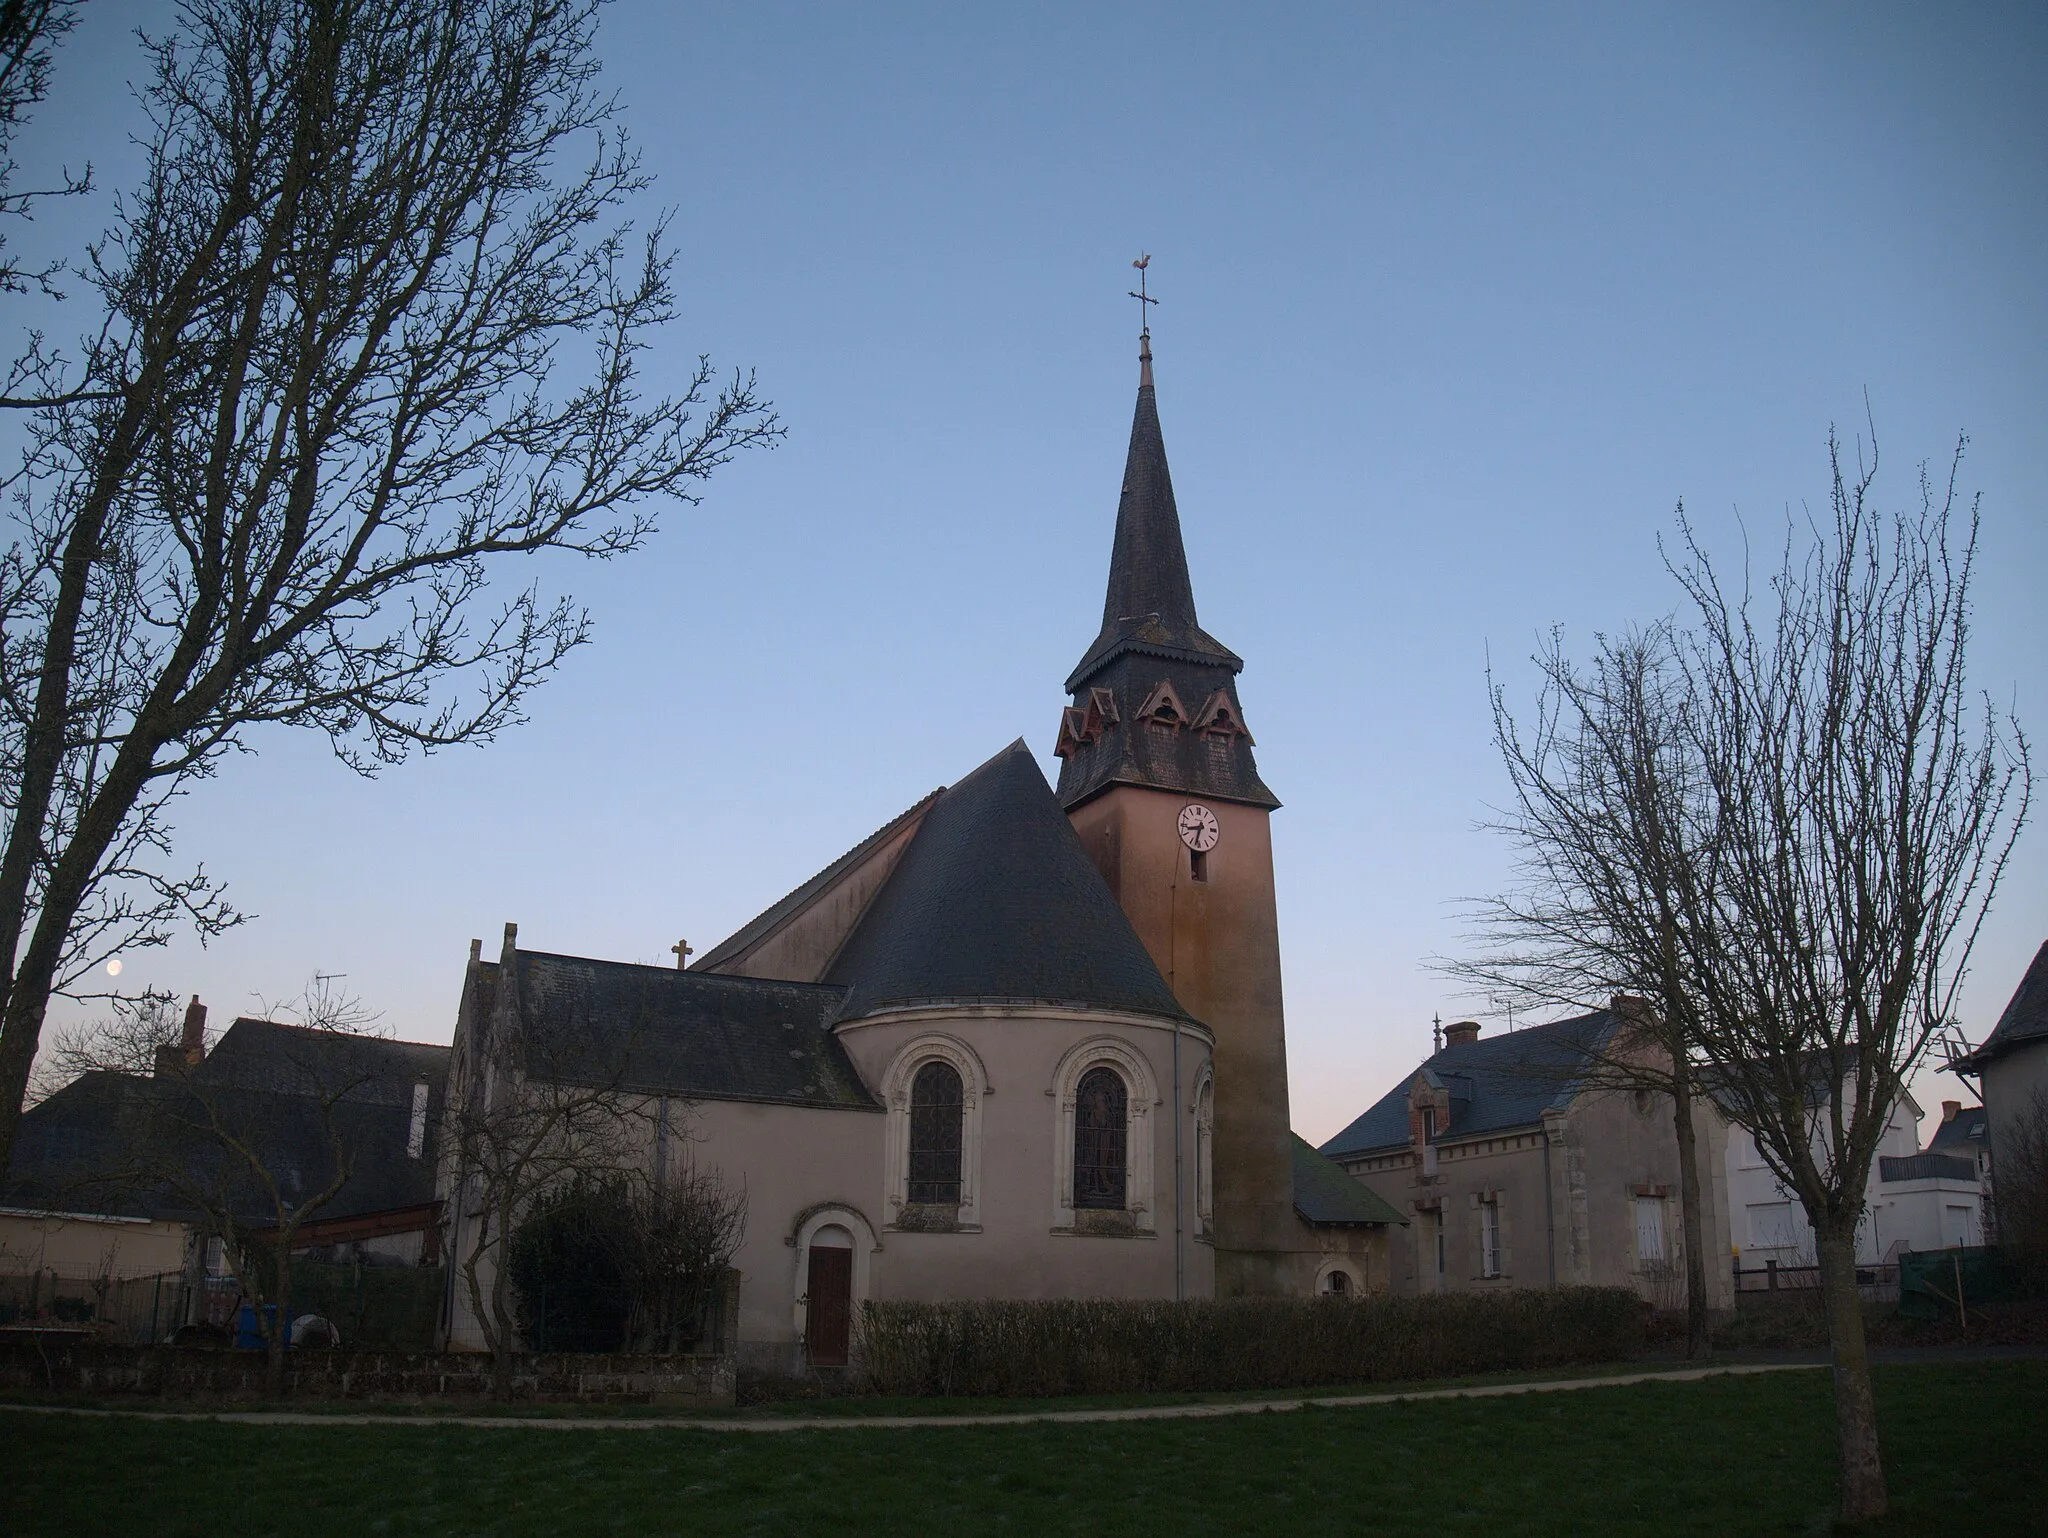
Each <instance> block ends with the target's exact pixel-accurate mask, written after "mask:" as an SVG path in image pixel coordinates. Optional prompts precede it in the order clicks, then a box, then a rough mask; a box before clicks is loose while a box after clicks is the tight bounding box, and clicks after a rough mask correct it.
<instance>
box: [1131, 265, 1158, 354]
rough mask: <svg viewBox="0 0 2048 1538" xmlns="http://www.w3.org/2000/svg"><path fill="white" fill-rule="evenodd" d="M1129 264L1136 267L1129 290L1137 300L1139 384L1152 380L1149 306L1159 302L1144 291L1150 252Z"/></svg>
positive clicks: (1150, 313) (1150, 314) (1150, 312)
mask: <svg viewBox="0 0 2048 1538" xmlns="http://www.w3.org/2000/svg"><path fill="white" fill-rule="evenodd" d="M1131 265H1132V266H1133V267H1135V268H1137V269H1138V286H1137V287H1136V288H1134V289H1132V290H1131V297H1132V298H1133V299H1135V300H1137V301H1138V327H1139V329H1138V362H1139V364H1140V365H1141V369H1140V374H1139V380H1138V382H1139V383H1140V384H1150V383H1151V382H1152V311H1151V308H1150V307H1151V306H1152V305H1155V304H1157V303H1159V301H1158V300H1157V299H1154V298H1153V297H1152V296H1151V295H1150V294H1148V293H1146V292H1145V269H1146V268H1147V267H1150V266H1151V265H1152V253H1151V252H1149V251H1147V252H1145V253H1144V254H1143V255H1141V256H1140V257H1139V258H1138V259H1137V260H1136V261H1135V262H1133V263H1131Z"/></svg>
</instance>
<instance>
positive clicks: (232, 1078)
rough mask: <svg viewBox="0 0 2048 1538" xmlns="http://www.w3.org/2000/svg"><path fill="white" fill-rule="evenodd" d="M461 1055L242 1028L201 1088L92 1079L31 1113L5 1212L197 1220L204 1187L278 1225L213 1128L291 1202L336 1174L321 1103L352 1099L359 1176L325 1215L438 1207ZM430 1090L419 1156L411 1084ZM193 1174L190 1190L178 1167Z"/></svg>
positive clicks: (348, 1126)
mask: <svg viewBox="0 0 2048 1538" xmlns="http://www.w3.org/2000/svg"><path fill="white" fill-rule="evenodd" d="M448 1057H449V1049H448V1048H446V1047H441V1046H434V1045H431V1044H428V1043H423V1042H399V1041H390V1040H386V1039H382V1038H375V1037H359V1036H347V1035H343V1034H340V1033H334V1032H327V1031H317V1030H309V1029H306V1028H304V1027H299V1026H287V1025H278V1024H275V1023H273V1022H270V1021H261V1020H238V1021H236V1022H235V1024H234V1025H233V1026H232V1027H231V1028H230V1029H229V1030H228V1032H227V1033H226V1034H225V1035H224V1036H223V1037H222V1038H221V1041H220V1042H219V1044H217V1045H216V1046H215V1048H214V1049H213V1051H212V1052H211V1053H209V1054H208V1055H207V1057H206V1058H205V1060H204V1061H203V1062H202V1063H201V1064H200V1066H199V1067H198V1068H197V1069H195V1070H194V1071H193V1074H192V1077H191V1081H190V1082H189V1083H187V1082H182V1081H180V1080H178V1079H175V1078H149V1077H144V1076H142V1075H139V1074H122V1073H103V1072H102V1073H88V1074H85V1075H83V1076H81V1077H80V1078H78V1079H76V1080H74V1081H73V1082H72V1083H70V1084H68V1085H66V1086H65V1087H64V1088H62V1089H60V1090H58V1091H57V1092H56V1093H55V1094H53V1095H51V1096H50V1097H49V1098H48V1099H46V1100H44V1101H43V1102H42V1103H41V1104H39V1105H36V1106H33V1107H31V1108H30V1109H29V1110H28V1111H26V1112H25V1113H24V1114H23V1116H22V1121H21V1129H20V1132H19V1133H18V1134H17V1136H16V1140H15V1146H14V1154H13V1158H12V1160H11V1161H10V1163H9V1166H8V1178H7V1181H6V1184H5V1188H4V1191H0V1205H4V1206H9V1207H19V1208H30V1209H34V1210H45V1211H65V1212H100V1213H108V1214H111V1215H115V1216H122V1217H155V1218H168V1219H174V1220H180V1221H189V1220H192V1219H194V1218H197V1217H198V1216H199V1210H200V1203H199V1201H198V1199H197V1198H196V1197H195V1196H194V1194H193V1190H192V1187H194V1186H195V1185H196V1186H197V1188H198V1189H199V1190H200V1191H202V1192H207V1193H212V1196H213V1198H214V1199H225V1200H227V1201H229V1202H230V1203H231V1205H232V1206H233V1207H234V1209H235V1210H236V1211H237V1212H238V1213H239V1214H240V1215H241V1216H242V1217H243V1219H244V1220H245V1221H249V1222H257V1223H261V1222H268V1221H271V1220H272V1219H273V1218H274V1216H275V1209H274V1207H273V1206H272V1205H271V1203H270V1200H269V1198H268V1195H267V1193H266V1192H265V1191H264V1190H263V1189H262V1187H261V1186H260V1184H259V1183H258V1181H257V1178H256V1176H255V1173H254V1172H253V1171H251V1170H249V1169H248V1168H247V1167H246V1166H245V1165H244V1164H242V1163H240V1162H238V1161H237V1160H236V1159H235V1158H234V1157H233V1156H231V1155H229V1154H227V1153H225V1152H224V1151H223V1149H222V1146H221V1144H220V1142H219V1141H218V1140H216V1138H214V1137H213V1136H211V1135H209V1133H208V1132H206V1131H205V1130H203V1129H206V1128H208V1127H209V1126H211V1125H213V1124H214V1123H216V1122H217V1123H218V1124H219V1125H220V1126H221V1127H223V1128H224V1129H226V1130H227V1131H229V1132H231V1133H232V1134H233V1135H234V1136H235V1137H237V1138H238V1139H241V1140H245V1141H247V1142H248V1143H249V1144H250V1145H252V1146H253V1147H255V1148H257V1149H258V1150H260V1153H259V1157H260V1159H261V1162H262V1165H263V1169H264V1171H265V1172H266V1173H267V1174H268V1175H269V1176H270V1177H271V1178H272V1179H274V1180H275V1181H276V1182H277V1183H278V1186H279V1188H280V1190H281V1191H282V1193H283V1195H284V1197H285V1200H286V1201H287V1203H290V1204H296V1203H297V1202H300V1201H302V1200H304V1199H305V1198H306V1197H308V1196H310V1195H313V1194H315V1193H317V1192H318V1191H319V1190H320V1189H321V1188H322V1187H324V1186H325V1185H326V1184H327V1183H328V1181H329V1179H330V1178H331V1176H332V1174H333V1172H334V1157H335V1149H334V1146H333V1142H332V1141H331V1140H330V1135H329V1125H330V1124H329V1122H328V1120H327V1119H326V1118H325V1117H323V1115H322V1113H321V1111H320V1109H319V1105H318V1100H317V1098H314V1097H317V1096H322V1095H328V1096H331V1095H333V1094H336V1093H342V1096H343V1098H342V1099H341V1100H340V1102H339V1103H338V1104H337V1105H336V1107H335V1109H334V1111H333V1113H332V1115H333V1121H332V1126H333V1128H334V1129H335V1136H336V1137H337V1138H338V1140H339V1141H340V1143H341V1145H342V1147H343V1149H344V1150H346V1151H347V1152H348V1153H349V1154H351V1155H352V1158H353V1163H354V1169H353V1171H352V1173H351V1174H350V1177H349V1180H348V1183H347V1184H346V1185H345V1186H343V1187H342V1189H341V1191H340V1193H339V1194H338V1195H337V1196H336V1197H335V1198H334V1199H333V1200H331V1201H329V1202H328V1203H327V1204H326V1205H324V1206H323V1207H321V1208H320V1209H319V1211H318V1212H317V1213H316V1214H315V1217H316V1218H317V1219H318V1220H321V1221H325V1220H328V1219H332V1218H345V1217H357V1216H362V1215H364V1214H368V1213H374V1212H390V1211H395V1210H398V1209H401V1208H407V1207H418V1206H424V1205H426V1204H428V1203H430V1202H432V1201H433V1200H434V1146H435V1142H434V1140H435V1134H436V1132H437V1131H438V1124H439V1115H440V1110H441V1092H442V1089H443V1088H444V1087H445V1085H446V1082H447V1064H448ZM422 1081H425V1082H426V1083H428V1084H429V1086H430V1091H429V1101H428V1105H429V1111H428V1121H427V1129H426V1130H427V1140H426V1144H425V1147H424V1148H423V1149H422V1153H421V1157H419V1158H416V1159H415V1158H412V1157H411V1156H410V1155H409V1154H408V1152H407V1147H408V1142H409V1139H410V1135H411V1130H412V1095H413V1086H414V1085H415V1084H417V1083H419V1082H422ZM172 1169H176V1170H178V1171H180V1172H182V1175H183V1180H182V1183H181V1181H180V1180H179V1179H175V1178H173V1177H172V1176H171V1175H170V1174H169V1173H168V1172H169V1171H170V1170H172Z"/></svg>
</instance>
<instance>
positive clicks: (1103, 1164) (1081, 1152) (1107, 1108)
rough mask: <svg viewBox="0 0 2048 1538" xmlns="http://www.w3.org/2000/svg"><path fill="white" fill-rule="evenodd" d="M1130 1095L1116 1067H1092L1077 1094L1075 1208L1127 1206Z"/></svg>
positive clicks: (1085, 1075)
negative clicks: (1126, 1183) (1125, 1176)
mask: <svg viewBox="0 0 2048 1538" xmlns="http://www.w3.org/2000/svg"><path fill="white" fill-rule="evenodd" d="M1129 1106H1130V1096H1129V1093H1128V1091H1126V1089H1125V1088H1124V1081H1123V1078H1122V1077H1121V1076H1120V1075H1119V1074H1118V1073H1117V1071H1116V1070H1115V1069H1114V1068H1101V1067H1097V1068H1091V1069H1089V1070H1088V1071H1087V1072H1086V1073H1084V1074H1082V1075H1081V1082H1080V1084H1079V1085H1077V1086H1076V1087H1075V1091H1074V1205H1075V1207H1077V1208H1084V1207H1089V1208H1096V1209H1104V1208H1106V1209H1109V1210H1111V1211H1122V1210H1123V1208H1124V1205H1125V1203H1124V1172H1125V1165H1126V1158H1127V1155H1128V1151H1129V1150H1128V1141H1129V1134H1128V1128H1129V1121H1130V1118H1129Z"/></svg>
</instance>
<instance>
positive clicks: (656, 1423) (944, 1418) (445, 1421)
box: [0, 1362, 1823, 1432]
mask: <svg viewBox="0 0 2048 1538" xmlns="http://www.w3.org/2000/svg"><path fill="white" fill-rule="evenodd" d="M1821 1365H1823V1364H1821V1363H1818V1362H1744V1363H1729V1364H1726V1365H1721V1366H1712V1367H1686V1368H1677V1369H1666V1370H1664V1371H1652V1372H1631V1373H1618V1374H1616V1375H1614V1376H1613V1377H1604V1378H1556V1379H1551V1380H1549V1381H1546V1382H1540V1383H1487V1384H1477V1385H1473V1386H1469V1387H1464V1388H1426V1389H1425V1388H1418V1389H1393V1390H1389V1391H1388V1392H1386V1393H1383V1394H1341V1395H1332V1396H1327V1397H1323V1396H1318V1397H1304V1398H1298V1399H1241V1400H1230V1401H1226V1402H1222V1403H1214V1404H1177V1405H1134V1406H1130V1407H1128V1408H1124V1409H1116V1410H1040V1411H1036V1412H1033V1411H1030V1410H1024V1411H1015V1412H1008V1411H1006V1412H1002V1413H998V1414H987V1415H815V1416H801V1417H799V1416H788V1417H763V1418H761V1419H757V1420H741V1419H737V1418H721V1419H689V1418H686V1417H682V1416H660V1417H657V1416H641V1417H637V1418H631V1419H629V1418H626V1417H623V1416H620V1417H610V1416H568V1415H557V1416H507V1415H376V1414H368V1413H365V1414H360V1415H357V1414H348V1413H341V1414H332V1415H327V1414H318V1413H309V1412H306V1411H294V1410H101V1409H91V1410H88V1409H80V1408H74V1407H72V1406H69V1405H25V1404H0V1412H4V1411H12V1412H17V1413H21V1414H32V1415H97V1416H128V1417H132V1418H134V1419H137V1420H160V1421H195V1420H198V1421H220V1422H224V1423H227V1424H232V1425H241V1426H470V1427H479V1428H483V1429H486V1430H492V1431H513V1430H521V1431H524V1430H540V1431H720V1432H725V1431H842V1430H849V1429H858V1428H861V1427H867V1428H874V1427H886V1428H889V1429H892V1430H907V1429H911V1428H917V1427H931V1426H1028V1425H1031V1424H1033V1423H1036V1422H1093V1421H1166V1420H1211V1419H1215V1418H1217V1417H1219V1416H1225V1415H1264V1414H1268V1413H1274V1412H1281V1411H1288V1410H1300V1409H1305V1408H1307V1407H1308V1406H1310V1405H1318V1406H1325V1407H1331V1408H1336V1407H1346V1406H1351V1405H1373V1404H1403V1403H1414V1402H1417V1401H1420V1400H1425V1399H1498V1398H1502V1397H1504V1396H1506V1395H1510V1394H1557V1393H1565V1392H1567V1391H1569V1390H1572V1389H1589V1388H1615V1387H1619V1386H1621V1385H1624V1384H1630V1383H1693V1382H1697V1381H1699V1380H1700V1379H1702V1378H1720V1377H1741V1376H1747V1375H1749V1374H1752V1373H1762V1372H1811V1371H1812V1370H1813V1369H1814V1368H1815V1367H1818V1366H1821Z"/></svg>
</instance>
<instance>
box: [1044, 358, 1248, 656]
mask: <svg viewBox="0 0 2048 1538" xmlns="http://www.w3.org/2000/svg"><path fill="white" fill-rule="evenodd" d="M1141 356H1142V358H1143V360H1144V363H1143V367H1142V370H1141V372H1140V374H1139V380H1138V405H1137V410H1136V411H1135V412H1134V413H1133V415H1132V418H1131V444H1130V448H1129V450H1128V452H1127V453H1126V454H1125V457H1124V480H1123V490H1122V492H1121V494H1120V495H1119V496H1118V498H1117V506H1116V542H1115V544H1114V545H1113V546H1112V547H1111V549H1110V556H1109V589H1108V592H1107V593H1106V595H1105V596H1104V598H1103V604H1102V630H1101V633H1100V634H1098V635H1097V636H1096V638H1095V641H1094V643H1093V644H1092V645H1090V646H1089V648H1088V650H1087V652H1086V653H1085V654H1084V655H1083V656H1082V658H1081V661H1080V663H1079V664H1078V665H1077V666H1076V667H1075V668H1074V671H1073V674H1072V676H1071V677H1069V678H1068V679H1067V692H1068V693H1069V694H1071V693H1073V692H1074V690H1076V689H1077V688H1079V687H1080V686H1081V685H1082V684H1083V683H1085V682H1086V681H1087V679H1088V676H1089V675H1090V674H1091V673H1093V672H1095V671H1096V670H1097V669H1098V668H1100V667H1101V666H1102V665H1103V664H1104V663H1106V662H1107V661H1108V660H1109V659H1110V657H1111V656H1113V655H1115V654H1117V653H1118V652H1120V651H1126V650H1137V651H1145V652H1149V653H1151V654H1152V655H1154V656H1159V657H1175V658H1179V659H1181V660H1184V661H1188V662H1208V663H1220V664H1222V665H1223V666H1224V667H1226V668H1228V669H1229V670H1230V671H1231V672H1233V673H1235V672H1238V671H1239V670H1240V669H1242V668H1243V666H1244V663H1243V661H1242V660H1241V659H1240V658H1239V657H1238V655H1237V654H1236V653H1235V652H1233V651H1231V650H1230V648H1229V647H1227V646H1225V645H1224V644H1223V643H1222V642H1221V641H1218V640H1217V639H1216V638H1215V637H1214V636H1212V635H1210V634H1209V633H1208V632H1207V631H1205V630H1204V629H1202V627H1201V625H1200V624H1199V623H1197V622H1196V619H1195V590H1194V584H1193V583H1192V582H1191V581H1190V580H1189V579H1188V556H1187V549H1186V547H1185V546H1184V545H1183V544H1182V542H1181V534H1180V509H1179V507H1177V506H1176V505H1175V503H1174V500H1173V475H1172V473H1171V472H1170V471H1169V470H1168V469H1167V467H1166V440H1165V437H1164V435H1163V434H1161V432H1160V430H1159V403H1158V399H1157V396H1156V394H1155V392H1154V389H1153V384H1152V369H1151V348H1150V344H1149V342H1148V343H1147V344H1146V346H1145V351H1144V352H1143V353H1142V354H1141Z"/></svg>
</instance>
